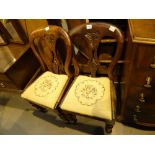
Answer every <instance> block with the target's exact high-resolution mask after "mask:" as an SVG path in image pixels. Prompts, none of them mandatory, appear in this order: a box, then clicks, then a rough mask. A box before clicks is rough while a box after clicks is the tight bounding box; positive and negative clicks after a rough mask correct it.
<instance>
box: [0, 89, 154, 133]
mask: <svg viewBox="0 0 155 155" xmlns="http://www.w3.org/2000/svg"><path fill="white" fill-rule="evenodd" d="M103 127H104V123H103V122H101V121H96V120H92V119H88V118H84V117H78V124H77V125H66V124H64V123H63V122H62V121H61V120H60V119H59V118H58V117H57V116H56V115H55V114H54V113H53V112H48V113H46V114H44V113H41V112H39V111H36V110H35V109H34V108H33V107H32V106H31V105H30V104H29V103H28V102H27V101H25V100H23V99H22V98H21V97H20V94H14V93H6V92H0V134H1V135H36V134H37V135H38V134H39V135H101V134H104V130H103ZM154 134H155V131H148V130H140V129H136V128H133V127H129V126H125V125H123V124H122V123H119V122H116V124H115V126H114V128H113V132H112V135H154Z"/></svg>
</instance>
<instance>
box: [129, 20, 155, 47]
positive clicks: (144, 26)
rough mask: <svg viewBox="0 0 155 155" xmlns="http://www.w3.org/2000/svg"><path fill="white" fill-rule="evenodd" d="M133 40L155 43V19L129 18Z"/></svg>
mask: <svg viewBox="0 0 155 155" xmlns="http://www.w3.org/2000/svg"><path fill="white" fill-rule="evenodd" d="M129 28H130V33H131V36H132V38H133V42H137V43H146V44H147V43H148V44H155V19H132V20H129Z"/></svg>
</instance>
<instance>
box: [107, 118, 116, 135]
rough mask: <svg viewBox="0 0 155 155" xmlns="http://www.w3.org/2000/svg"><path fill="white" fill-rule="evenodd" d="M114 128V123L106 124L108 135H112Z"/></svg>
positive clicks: (108, 122)
mask: <svg viewBox="0 0 155 155" xmlns="http://www.w3.org/2000/svg"><path fill="white" fill-rule="evenodd" d="M113 126H114V121H107V122H106V124H105V131H106V133H108V134H111V133H112V128H113Z"/></svg>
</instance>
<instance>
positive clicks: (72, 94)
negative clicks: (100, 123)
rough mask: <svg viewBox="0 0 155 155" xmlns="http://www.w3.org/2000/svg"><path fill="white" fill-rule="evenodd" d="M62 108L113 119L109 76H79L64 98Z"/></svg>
mask: <svg viewBox="0 0 155 155" xmlns="http://www.w3.org/2000/svg"><path fill="white" fill-rule="evenodd" d="M61 109H63V110H67V111H71V112H75V113H80V114H84V115H88V116H95V117H99V118H103V119H108V120H111V119H112V112H111V109H112V108H111V97H110V80H109V78H107V77H101V78H92V77H87V76H82V75H80V76H78V77H77V78H76V80H75V81H74V83H73V85H72V87H71V88H70V90H69V91H68V93H67V95H66V97H65V99H64V100H63V102H62V104H61Z"/></svg>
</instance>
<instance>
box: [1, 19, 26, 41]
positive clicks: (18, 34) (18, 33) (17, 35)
mask: <svg viewBox="0 0 155 155" xmlns="http://www.w3.org/2000/svg"><path fill="white" fill-rule="evenodd" d="M3 26H4V27H5V29H6V31H7V33H8V34H7V39H8V40H9V42H11V43H17V44H26V43H27V42H28V38H27V36H26V34H25V32H24V30H23V28H22V26H21V25H20V23H19V21H18V20H17V19H9V20H4V22H3Z"/></svg>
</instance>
